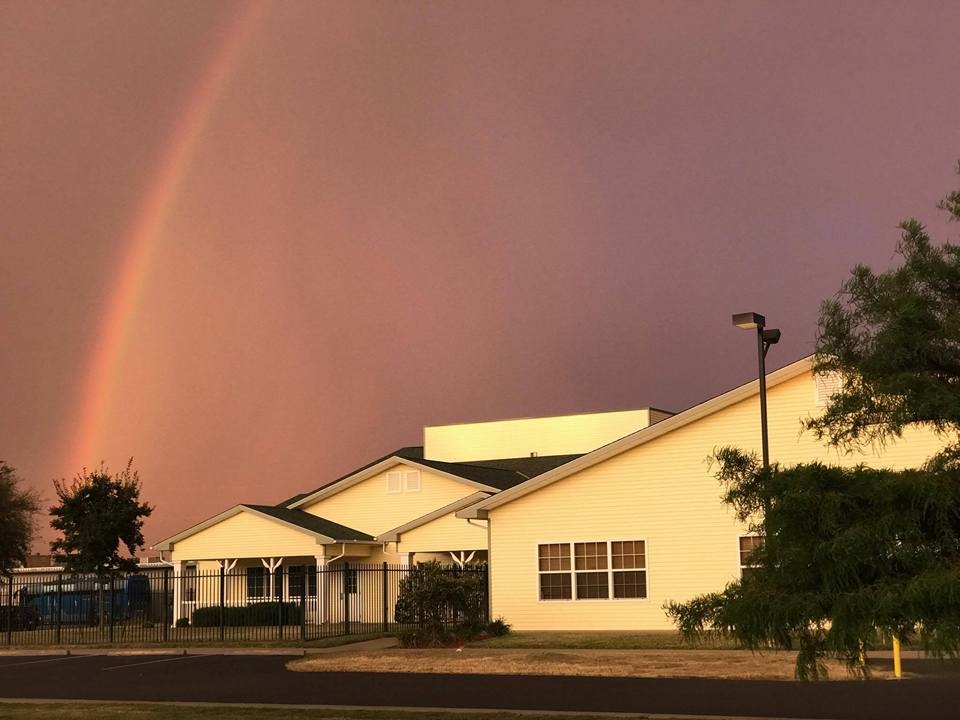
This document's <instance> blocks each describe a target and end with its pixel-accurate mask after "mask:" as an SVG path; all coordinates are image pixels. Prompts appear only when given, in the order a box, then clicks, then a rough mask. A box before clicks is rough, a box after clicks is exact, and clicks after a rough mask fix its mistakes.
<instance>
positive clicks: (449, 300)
mask: <svg viewBox="0 0 960 720" xmlns="http://www.w3.org/2000/svg"><path fill="white" fill-rule="evenodd" d="M957 27H960V4H958V3H956V2H952V1H949V2H932V1H931V2H896V3H890V2H879V1H870V2H815V1H814V2H804V3H781V2H747V1H743V2H719V1H718V2H649V1H645V0H637V1H636V2H600V1H596V0H590V1H589V2H572V1H561V2H534V1H532V0H531V1H523V0H521V1H511V2H497V1H495V0H493V1H489V2H482V3H480V2H476V3H469V2H462V3H461V2H458V3H453V2H409V3H395V2H385V1H384V2H364V1H362V0H357V1H350V2H347V1H346V0H344V1H343V2H324V1H322V0H315V1H309V2H308V1H306V0H303V1H299V0H287V1H277V2H271V1H269V0H264V1H262V2H245V1H243V0H232V1H230V2H223V1H221V0H206V1H205V2H203V3H196V2H193V0H189V1H184V0H167V1H166V2H163V3H157V2H154V1H153V0H97V1H96V2H90V1H88V0H74V1H73V2H70V3H63V2H59V0H56V1H48V0H4V2H2V3H0V224H2V235H0V243H2V245H0V251H2V252H0V258H2V259H0V331H2V343H0V378H2V380H0V459H2V460H5V461H6V462H7V463H9V464H10V465H12V466H13V467H15V468H16V469H17V472H18V474H19V475H20V476H21V477H22V478H23V479H24V480H25V481H26V483H27V484H28V485H29V486H31V487H33V488H36V489H37V491H38V492H39V493H40V494H41V496H42V497H43V500H44V507H48V506H49V505H51V504H52V503H53V501H54V499H55V496H54V492H53V482H52V481H53V480H54V479H61V478H66V479H68V480H69V479H71V478H73V477H74V476H75V475H76V474H77V473H78V472H80V471H81V470H82V469H83V468H84V467H86V468H96V467H98V466H99V465H100V463H101V462H104V463H105V464H106V465H107V466H108V468H109V469H111V470H116V471H119V470H122V469H123V468H124V467H125V466H126V464H127V461H128V459H129V458H131V457H133V458H134V467H135V468H136V469H137V470H138V471H139V474H140V478H141V480H142V483H143V486H142V493H141V497H142V498H143V499H145V500H146V501H148V502H149V503H151V504H152V505H154V506H155V511H154V514H153V516H152V517H151V518H149V519H148V521H147V523H146V525H145V528H144V534H145V536H146V541H147V545H148V546H149V545H151V544H153V543H156V542H158V541H159V540H161V539H163V538H164V537H167V536H169V535H172V534H174V533H175V532H178V531H179V530H182V529H185V528H187V527H189V526H190V525H193V524H195V523H197V522H200V521H202V520H204V519H206V518H208V517H211V516H213V515H215V514H217V513H219V512H221V511H222V510H225V509H227V508H229V507H231V506H233V505H235V504H237V503H241V502H246V503H276V502H279V501H280V500H282V499H284V498H286V497H289V496H291V495H293V494H295V493H298V492H301V491H305V490H311V489H314V488H316V487H319V486H321V485H323V484H325V483H326V482H329V481H330V480H332V479H334V478H336V477H338V476H340V475H342V474H344V473H347V472H349V471H350V470H352V469H354V468H357V467H360V466H362V465H364V464H366V463H367V462H369V461H370V460H372V459H375V458H377V457H380V456H382V455H384V454H386V453H388V452H390V451H392V450H394V449H396V448H398V447H402V446H405V445H417V444H421V442H422V428H423V426H425V425H439V424H448V423H458V422H470V421H483V420H495V419H506V418H517V417H535V416H542V415H558V414H568V413H582V412H594V411H604V410H624V409H632V408H640V407H647V406H653V407H658V408H664V409H668V410H674V411H676V410H682V409H684V408H686V407H689V406H691V405H694V404H696V403H698V402H701V401H703V400H706V399H708V398H710V397H712V396H715V395H717V394H719V393H721V392H724V391H726V390H728V389H731V388H732V387H735V386H737V385H739V384H741V383H744V382H747V381H749V380H750V379H752V378H753V377H755V374H756V345H755V342H754V340H753V338H752V337H751V336H749V335H748V334H747V333H745V332H743V331H742V330H738V329H736V328H734V327H733V326H732V324H731V315H732V314H733V313H738V312H746V311H754V312H758V313H762V314H764V315H765V316H766V318H767V320H768V325H769V326H772V327H778V328H780V330H781V331H782V333H783V337H782V340H781V341H780V344H779V345H777V346H776V347H774V348H773V349H772V350H771V351H770V354H769V356H768V369H773V368H777V367H780V366H783V365H785V364H788V363H790V362H793V361H795V360H797V359H799V358H801V357H803V356H805V355H808V354H809V353H811V352H812V351H813V349H814V343H815V339H816V328H817V315H818V310H819V305H820V303H821V302H822V301H823V300H824V299H826V298H829V297H832V296H833V295H834V294H835V293H836V292H837V291H838V290H839V288H840V286H841V284H842V282H843V281H844V279H845V278H846V277H847V276H848V275H849V272H850V270H851V268H853V267H854V266H855V265H856V264H858V263H864V264H867V265H870V266H872V267H874V268H875V269H883V268H886V267H890V266H892V265H893V264H895V263H896V256H895V248H896V243H897V240H898V238H899V232H898V230H897V224H898V223H899V222H900V221H901V220H903V219H904V218H907V217H917V218H919V219H920V220H922V221H923V222H924V223H926V224H927V226H928V228H929V229H930V231H931V233H932V234H933V235H934V237H935V238H936V239H937V240H938V241H944V240H951V241H953V242H957V241H958V234H960V233H958V231H960V226H957V225H956V224H954V225H949V224H947V223H946V222H945V217H944V216H943V214H942V213H941V212H939V211H938V210H937V209H936V203H937V201H938V200H939V199H940V198H941V197H942V196H943V195H945V194H946V193H947V192H949V191H950V190H952V189H954V188H956V187H958V183H960V178H958V177H957V176H956V175H955V172H954V171H955V167H956V162H957V160H958V158H960V92H958V91H957V77H958V69H960V43H958V42H957V37H956V28H957ZM39 524H40V528H39V529H40V533H39V535H38V539H37V543H36V544H35V549H36V550H37V551H45V550H46V547H47V543H48V542H49V540H50V539H51V537H52V535H51V531H50V530H49V528H48V527H47V525H48V518H47V517H45V516H44V517H41V518H40V519H39Z"/></svg>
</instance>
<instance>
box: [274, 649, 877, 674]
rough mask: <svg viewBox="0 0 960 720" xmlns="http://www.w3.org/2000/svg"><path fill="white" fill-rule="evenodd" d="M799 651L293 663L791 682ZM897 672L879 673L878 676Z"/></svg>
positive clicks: (833, 665)
mask: <svg viewBox="0 0 960 720" xmlns="http://www.w3.org/2000/svg"><path fill="white" fill-rule="evenodd" d="M795 661H796V653H788V652H774V651H770V652H764V653H756V654H755V653H751V652H750V651H748V650H519V649H512V650H491V649H483V648H470V647H466V648H463V649H462V650H456V649H438V650H401V649H393V650H382V651H378V652H376V653H369V654H367V653H361V654H357V653H334V654H329V655H323V656H313V657H307V658H303V659H298V660H294V661H292V662H291V663H290V664H289V666H288V667H289V668H290V669H291V670H295V671H299V672H337V671H343V672H350V671H357V670H362V671H364V672H422V673H483V674H498V675H607V676H623V677H698V678H740V679H766V680H792V679H793V678H794V673H793V670H794V663H795ZM827 669H828V672H829V677H830V679H834V680H846V679H849V678H850V675H849V673H848V672H847V669H846V667H844V666H843V665H842V664H841V663H838V662H834V661H831V662H828V663H827ZM892 675H893V673H892V672H890V671H887V670H874V671H873V673H872V676H873V677H874V678H878V679H880V678H886V677H889V676H892Z"/></svg>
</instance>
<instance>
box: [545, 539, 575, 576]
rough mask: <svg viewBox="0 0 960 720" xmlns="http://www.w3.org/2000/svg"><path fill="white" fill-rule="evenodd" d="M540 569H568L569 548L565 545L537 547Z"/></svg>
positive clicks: (556, 544)
mask: <svg viewBox="0 0 960 720" xmlns="http://www.w3.org/2000/svg"><path fill="white" fill-rule="evenodd" d="M538 552H539V556H540V569H541V570H547V571H554V572H556V571H560V570H569V569H570V546H569V545H568V544H566V543H553V544H551V545H539V546H538Z"/></svg>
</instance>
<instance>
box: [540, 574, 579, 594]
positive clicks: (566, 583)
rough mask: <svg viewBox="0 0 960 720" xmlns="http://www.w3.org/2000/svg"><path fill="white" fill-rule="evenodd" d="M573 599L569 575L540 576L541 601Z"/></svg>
mask: <svg viewBox="0 0 960 720" xmlns="http://www.w3.org/2000/svg"><path fill="white" fill-rule="evenodd" d="M571 598H573V593H572V592H571V584H570V575H569V574H568V573H557V574H555V575H541V576H540V599H541V600H570V599H571Z"/></svg>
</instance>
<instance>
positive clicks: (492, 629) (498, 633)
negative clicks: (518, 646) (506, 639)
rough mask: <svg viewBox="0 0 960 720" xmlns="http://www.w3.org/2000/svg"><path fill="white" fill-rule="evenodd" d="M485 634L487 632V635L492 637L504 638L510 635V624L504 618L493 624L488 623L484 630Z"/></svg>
mask: <svg viewBox="0 0 960 720" xmlns="http://www.w3.org/2000/svg"><path fill="white" fill-rule="evenodd" d="M484 632H486V634H487V635H489V636H490V637H502V636H504V635H507V634H509V632H510V623H508V622H507V621H506V620H504V619H503V618H502V617H498V618H497V619H496V620H494V621H493V622H489V623H487V627H486V628H484Z"/></svg>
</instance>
